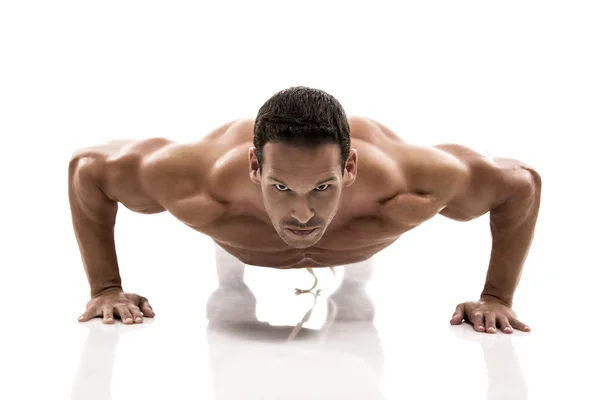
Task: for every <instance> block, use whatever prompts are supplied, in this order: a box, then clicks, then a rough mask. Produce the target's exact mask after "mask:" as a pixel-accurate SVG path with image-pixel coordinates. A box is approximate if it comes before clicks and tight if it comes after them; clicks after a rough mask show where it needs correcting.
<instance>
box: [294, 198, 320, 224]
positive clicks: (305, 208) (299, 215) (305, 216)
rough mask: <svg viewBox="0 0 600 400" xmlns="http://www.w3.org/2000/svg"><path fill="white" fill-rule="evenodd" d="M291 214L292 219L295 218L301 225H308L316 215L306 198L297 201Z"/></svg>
mask: <svg viewBox="0 0 600 400" xmlns="http://www.w3.org/2000/svg"><path fill="white" fill-rule="evenodd" d="M291 214H292V217H294V219H295V220H297V221H298V222H299V223H301V224H306V223H307V222H308V221H309V220H310V219H311V218H312V217H313V216H314V215H315V213H314V212H313V210H312V209H311V208H310V204H308V201H307V200H306V199H304V198H299V199H297V200H296V202H295V203H294V206H293V208H292V213H291Z"/></svg>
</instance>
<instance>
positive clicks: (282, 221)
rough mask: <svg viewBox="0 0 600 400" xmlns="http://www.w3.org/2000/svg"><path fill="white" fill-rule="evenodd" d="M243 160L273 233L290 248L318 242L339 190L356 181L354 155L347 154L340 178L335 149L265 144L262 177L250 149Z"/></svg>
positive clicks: (332, 213)
mask: <svg viewBox="0 0 600 400" xmlns="http://www.w3.org/2000/svg"><path fill="white" fill-rule="evenodd" d="M249 160H250V179H251V180H252V181H253V182H254V183H256V184H257V185H260V186H261V190H262V194H263V201H264V205H265V209H266V210H267V213H268V214H269V218H270V219H271V222H272V223H273V226H274V227H275V230H276V231H277V233H278V234H279V236H280V237H281V239H283V241H284V242H286V243H287V244H288V245H290V246H292V247H295V248H307V247H310V246H313V245H314V244H316V243H317V242H318V241H319V240H320V239H321V237H322V236H323V234H324V233H325V230H326V229H327V226H328V225H329V223H330V222H331V220H332V219H333V217H334V216H335V214H336V212H337V209H338V205H339V202H340V198H341V195H342V191H343V188H344V187H347V186H350V185H351V184H352V183H353V182H354V180H355V179H356V170H357V168H356V167H357V154H356V150H355V149H352V150H350V154H349V156H348V160H347V161H346V164H345V172H344V176H342V170H341V167H340V147H339V145H337V144H323V145H320V146H318V147H314V148H306V147H297V146H290V145H286V144H282V143H267V144H266V145H265V147H264V148H263V168H262V173H260V172H259V170H258V159H257V158H256V149H255V148H254V147H252V148H250V151H249Z"/></svg>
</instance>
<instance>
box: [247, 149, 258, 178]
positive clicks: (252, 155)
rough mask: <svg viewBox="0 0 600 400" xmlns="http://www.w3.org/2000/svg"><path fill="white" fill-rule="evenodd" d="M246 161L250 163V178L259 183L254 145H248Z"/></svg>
mask: <svg viewBox="0 0 600 400" xmlns="http://www.w3.org/2000/svg"><path fill="white" fill-rule="evenodd" d="M248 162H249V163H250V165H249V166H250V180H251V181H252V182H254V183H256V184H257V185H260V170H259V166H258V157H257V156H256V147H250V149H249V150H248Z"/></svg>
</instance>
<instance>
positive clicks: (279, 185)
mask: <svg viewBox="0 0 600 400" xmlns="http://www.w3.org/2000/svg"><path fill="white" fill-rule="evenodd" d="M273 186H275V189H277V190H278V191H280V192H285V191H288V190H289V189H288V187H287V186H285V185H282V184H280V183H276V184H275V185H273Z"/></svg>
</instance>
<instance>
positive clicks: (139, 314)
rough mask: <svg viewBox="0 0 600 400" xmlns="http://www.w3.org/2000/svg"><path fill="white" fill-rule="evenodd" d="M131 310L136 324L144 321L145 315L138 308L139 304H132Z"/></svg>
mask: <svg viewBox="0 0 600 400" xmlns="http://www.w3.org/2000/svg"><path fill="white" fill-rule="evenodd" d="M129 311H130V312H131V315H133V321H134V322H135V323H136V324H141V323H142V322H144V316H143V315H142V311H141V310H140V309H139V308H138V306H136V305H134V304H132V305H130V306H129Z"/></svg>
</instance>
